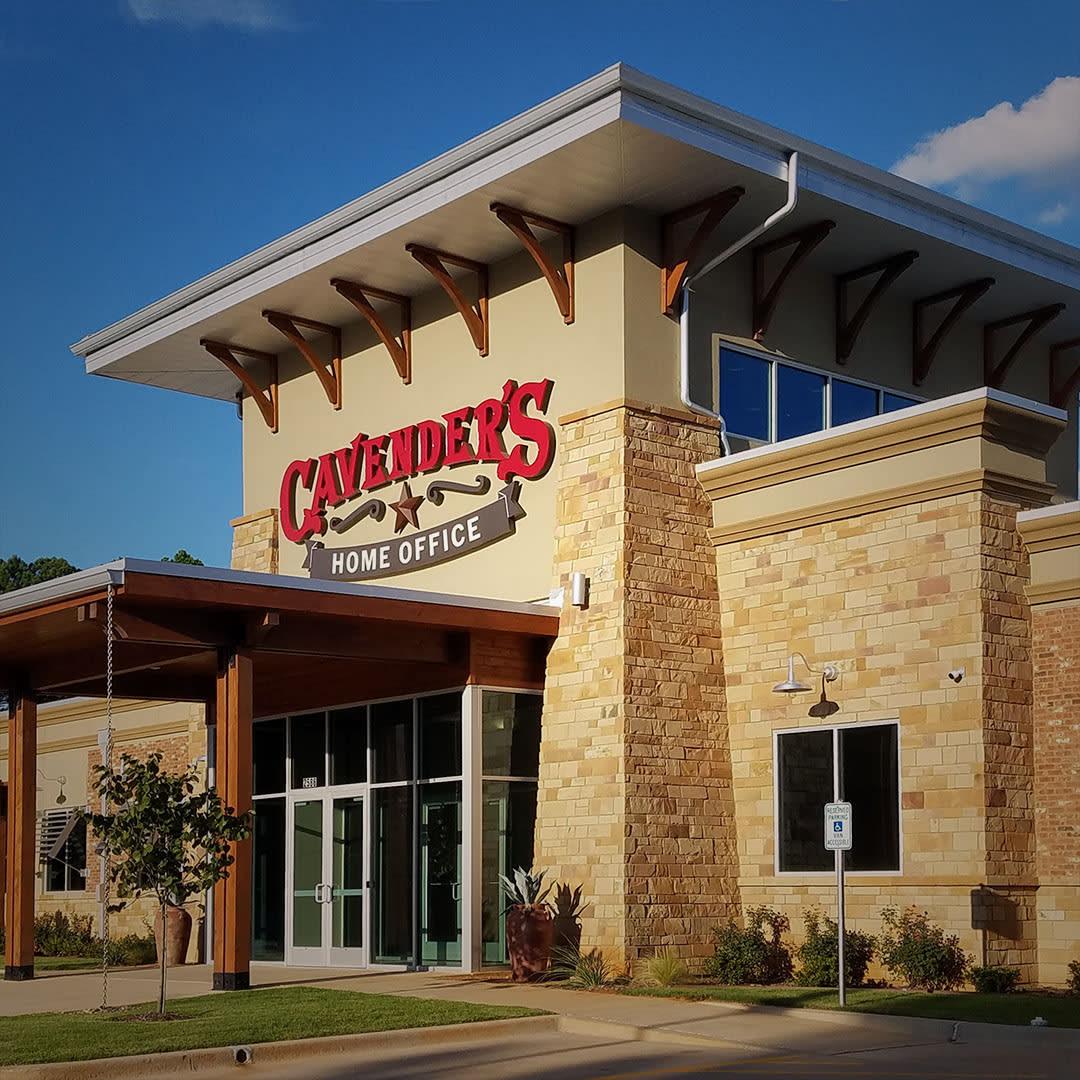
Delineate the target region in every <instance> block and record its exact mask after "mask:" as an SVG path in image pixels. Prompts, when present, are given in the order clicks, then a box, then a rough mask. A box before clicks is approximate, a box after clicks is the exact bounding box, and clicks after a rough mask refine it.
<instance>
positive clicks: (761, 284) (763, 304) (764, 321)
mask: <svg viewBox="0 0 1080 1080" xmlns="http://www.w3.org/2000/svg"><path fill="white" fill-rule="evenodd" d="M835 228H836V222H835V221H817V222H814V224H813V225H806V226H804V227H803V228H801V229H796V230H795V231H794V232H790V233H788V234H787V235H786V236H780V237H778V238H777V239H775V240H769V241H768V242H767V243H764V244H758V245H757V247H755V248H754V271H753V272H754V280H753V290H752V291H753V311H752V312H751V320H752V326H753V330H754V340H755V341H761V340H762V339H763V338H764V337H765V335H766V334H767V333H768V331H769V323H771V322H772V317H773V314H774V313H775V312H776V305H777V304H778V303H779V301H780V296H781V294H782V293H783V291H784V286H785V285H787V283H788V281H789V280H790V278H791V275H792V274H794V273H795V271H796V270H797V269H798V268H799V267H800V266H802V264H803V263H804V262H806V260H807V259H808V258H809V257H810V253H811V252H812V251H813V250H814V248H816V247H817V246H818V244H820V243H821V242H822V241H823V240H824V239H825V237H826V236H828V235H829V233H831V232H832V231H833V229H835ZM786 248H791V249H792V251H791V254H790V255H789V256H788V257H787V260H786V261H785V263H784V265H783V266H782V267H780V271H779V273H778V274H777V275H776V277H775V278H774V279H773V283H772V285H770V286H769V288H768V289H766V288H765V259H766V258H767V257H768V256H769V255H772V254H774V253H775V252H777V251H783V250H784V249H786Z"/></svg>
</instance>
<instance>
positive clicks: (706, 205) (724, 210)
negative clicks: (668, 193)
mask: <svg viewBox="0 0 1080 1080" xmlns="http://www.w3.org/2000/svg"><path fill="white" fill-rule="evenodd" d="M745 194H746V189H745V188H741V187H730V188H726V189H725V190H724V191H720V192H718V193H717V194H716V195H710V196H709V198H707V199H702V200H701V201H700V202H696V203H693V204H692V205H691V206H684V207H683V208H682V209H681V210H675V211H674V212H672V213H670V214H667V215H665V216H664V217H663V218H661V220H660V228H661V243H662V255H661V266H660V307H661V310H662V311H663V312H664V314H665V315H672V314H674V313H675V301H676V300H677V299H678V298H679V290H680V289H681V288H682V283H683V280H684V279H685V278H686V271H687V268H688V267H689V265H690V263H692V262H693V261H694V259H696V258H697V256H698V253H699V252H700V251H701V249H702V247H703V246H704V244H705V241H706V240H708V239H709V237H710V236H712V234H713V232H714V230H715V229H716V226H717V225H719V224H720V222H721V221H723V220H724V218H725V217H726V216H727V215H728V214H729V213H730V212H731V210H732V209H733V208H734V206H735V204H736V203H737V202H738V201H739V200H740V199H741V198H742V197H743V195H745ZM699 215H704V216H703V217H702V218H701V221H699V222H698V225H697V228H696V229H695V230H694V231H693V233H692V234H691V236H690V239H689V240H687V241H686V243H684V244H683V245H682V246H681V247H676V244H675V229H676V227H677V226H678V225H681V224H682V223H683V222H684V221H688V220H690V219H691V218H695V217H697V216H699Z"/></svg>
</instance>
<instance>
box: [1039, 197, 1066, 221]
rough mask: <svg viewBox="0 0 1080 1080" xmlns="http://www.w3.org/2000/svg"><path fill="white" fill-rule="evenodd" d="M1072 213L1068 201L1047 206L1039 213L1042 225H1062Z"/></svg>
mask: <svg viewBox="0 0 1080 1080" xmlns="http://www.w3.org/2000/svg"><path fill="white" fill-rule="evenodd" d="M1071 215H1072V208H1071V207H1070V206H1069V204H1068V203H1063V202H1059V203H1057V204H1056V205H1054V206H1050V207H1047V209H1045V210H1044V211H1043V212H1042V213H1041V214H1040V215H1039V224H1040V225H1060V224H1061V223H1062V222H1063V221H1064V220H1065V219H1066V218H1067V217H1070V216H1071Z"/></svg>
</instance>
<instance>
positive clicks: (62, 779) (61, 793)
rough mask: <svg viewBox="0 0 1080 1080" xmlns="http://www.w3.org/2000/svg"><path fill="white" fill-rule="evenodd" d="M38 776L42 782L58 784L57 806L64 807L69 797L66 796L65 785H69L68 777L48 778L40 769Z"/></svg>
mask: <svg viewBox="0 0 1080 1080" xmlns="http://www.w3.org/2000/svg"><path fill="white" fill-rule="evenodd" d="M38 776H40V777H41V779H42V780H48V781H49V782H50V783H53V784H58V785H59V791H57V793H56V805H57V806H63V805H64V803H66V802H67V796H66V795H65V794H64V785H65V784H66V783H67V777H66V776H46V775H45V774H44V773H43V772H42V771H41V770H40V769H38Z"/></svg>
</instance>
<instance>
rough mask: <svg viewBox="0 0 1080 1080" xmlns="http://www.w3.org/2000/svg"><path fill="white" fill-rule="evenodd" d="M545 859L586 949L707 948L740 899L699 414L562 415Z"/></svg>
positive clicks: (707, 444) (629, 954)
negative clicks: (583, 580) (579, 902)
mask: <svg viewBox="0 0 1080 1080" xmlns="http://www.w3.org/2000/svg"><path fill="white" fill-rule="evenodd" d="M561 424H562V427H563V433H562V439H561V443H560V445H561V451H560V461H559V470H560V472H559V491H558V495H557V504H556V507H557V508H556V519H557V526H556V537H555V540H556V554H555V581H556V584H557V585H562V586H565V587H566V589H567V598H568V597H569V581H570V575H571V574H573V573H575V572H580V573H584V574H585V575H586V576H587V577H588V578H589V582H590V586H589V600H588V606H587V607H586V608H584V609H577V608H573V607H571V606H569V603H567V605H566V606H564V610H563V618H562V624H561V629H560V635H559V639H558V640H557V641H556V643H555V645H554V646H553V648H552V651H551V653H550V654H549V657H548V679H547V689H546V694H545V702H544V715H543V739H542V743H541V753H540V757H541V762H540V793H539V805H538V816H537V835H536V860H535V861H536V865H537V866H539V867H544V868H547V869H549V871H550V872H551V873H552V874H553V875H554V876H555V877H557V878H559V879H560V880H563V881H567V882H569V883H570V884H572V885H577V884H582V885H583V886H584V888H583V893H584V894H585V896H586V897H587V899H588V900H589V902H590V907H589V909H588V910H587V912H586V914H585V918H584V919H583V933H582V948H583V949H586V950H587V949H590V948H594V947H599V948H602V949H603V950H604V951H605V952H606V953H608V954H609V955H610V956H611V958H613V959H614V960H615V961H616V962H617V963H623V962H629V963H633V962H634V961H636V960H638V959H639V958H641V957H643V956H647V955H649V954H651V953H652V952H653V951H654V950H655V949H656V948H658V947H661V946H671V947H674V948H676V949H677V950H678V951H679V952H681V953H683V954H684V955H688V956H691V955H702V954H705V953H708V952H709V951H711V929H712V927H713V926H716V925H718V924H720V923H721V922H724V921H726V919H727V918H728V917H729V916H731V915H733V914H734V913H735V912H736V911H737V909H738V898H737V894H736V886H735V877H734V875H735V824H734V815H733V808H732V802H731V763H730V755H729V750H728V743H727V724H726V715H725V705H724V680H723V666H722V653H721V645H720V637H719V626H720V608H719V601H718V598H717V592H716V579H715V565H714V559H713V555H712V552H711V547H710V544H709V541H708V536H707V526H708V520H709V517H708V503H707V501H706V500H705V499H704V498H703V497H702V494H701V491H700V488H699V487H698V485H697V484H696V483H695V480H694V466H695V465H696V464H697V463H699V462H701V461H705V460H707V459H709V458H711V457H714V456H715V454H716V452H717V436H716V432H715V429H714V428H713V427H711V426H710V425H707V424H703V423H702V422H701V419H700V418H699V417H697V418H696V417H693V416H690V415H687V414H681V413H675V412H672V411H668V410H663V409H658V408H654V407H650V406H648V405H645V404H642V403H637V402H629V401H618V402H614V403H609V404H607V405H603V406H600V407H598V408H595V409H592V410H586V411H585V412H582V413H578V414H574V415H571V416H568V417H564V418H562V420H561Z"/></svg>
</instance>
